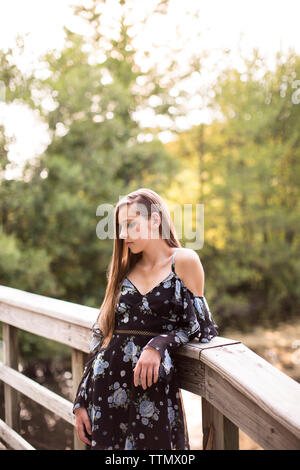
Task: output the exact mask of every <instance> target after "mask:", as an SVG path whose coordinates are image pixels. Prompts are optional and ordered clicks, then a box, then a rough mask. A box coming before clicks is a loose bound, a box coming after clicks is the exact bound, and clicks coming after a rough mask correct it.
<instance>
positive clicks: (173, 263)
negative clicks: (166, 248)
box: [172, 248, 178, 273]
mask: <svg viewBox="0 0 300 470" xmlns="http://www.w3.org/2000/svg"><path fill="white" fill-rule="evenodd" d="M177 251H178V248H176V250H175V251H174V254H173V259H172V271H173V273H175V256H176V253H177Z"/></svg>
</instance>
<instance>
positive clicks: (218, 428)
mask: <svg viewBox="0 0 300 470" xmlns="http://www.w3.org/2000/svg"><path fill="white" fill-rule="evenodd" d="M201 402H202V430H203V450H238V449H239V429H238V427H237V426H235V424H233V423H232V422H231V421H230V420H229V419H228V418H226V416H224V415H223V414H222V413H221V412H220V411H219V410H217V408H215V407H214V406H213V405H212V404H211V403H209V401H207V400H206V399H205V398H204V397H202V398H201Z"/></svg>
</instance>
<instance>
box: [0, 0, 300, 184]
mask: <svg viewBox="0 0 300 470" xmlns="http://www.w3.org/2000/svg"><path fill="white" fill-rule="evenodd" d="M84 1H88V0H0V48H4V49H5V48H6V47H7V46H11V45H13V44H14V38H15V36H16V34H22V35H23V34H25V35H26V42H25V46H26V54H24V57H22V58H19V59H18V63H19V66H20V67H21V68H22V70H24V71H26V70H30V68H31V67H32V66H36V64H37V63H38V62H37V61H38V56H39V54H41V53H43V52H45V51H46V50H48V49H53V48H58V49H60V48H62V47H63V42H64V33H63V30H62V26H63V25H64V24H65V25H67V26H68V27H70V28H71V29H74V30H77V31H82V32H83V33H84V34H88V32H87V30H85V29H82V26H80V24H81V23H79V21H78V19H76V18H74V17H73V16H72V10H71V8H70V5H71V4H74V3H81V4H82V3H84ZM156 3H157V0H144V1H142V0H127V4H128V5H131V4H133V5H135V8H134V20H135V23H136V32H137V33H138V41H137V45H138V47H139V49H140V50H144V49H145V50H146V49H149V50H150V51H151V55H150V59H149V60H150V61H152V62H153V61H154V62H155V63H157V64H158V65H159V66H160V67H163V66H164V64H165V63H166V60H168V59H169V58H170V55H171V54H170V51H171V50H173V49H174V48H176V49H178V51H179V52H177V57H178V60H177V61H178V64H180V65H179V66H180V67H181V68H182V69H184V64H185V62H186V61H187V59H188V58H189V57H190V55H191V54H193V53H195V52H197V51H199V52H201V51H203V50H206V51H209V56H208V58H207V59H206V61H205V68H204V70H203V71H202V72H201V74H200V75H201V76H199V75H198V76H195V77H191V80H189V81H187V82H186V84H185V86H186V87H187V88H188V89H189V90H191V89H193V87H195V94H194V96H193V100H191V102H190V103H187V107H188V109H189V110H190V111H189V112H188V114H187V117H186V118H185V119H184V120H181V121H179V122H177V123H176V124H177V126H178V128H181V129H187V128H189V127H191V126H192V125H195V124H196V125H197V124H199V123H200V122H210V120H211V116H210V115H209V114H208V113H207V111H206V110H205V109H200V108H203V102H202V100H201V97H200V96H199V94H198V95H197V92H196V90H197V89H199V86H200V87H202V90H203V87H205V85H206V84H207V85H209V83H211V82H212V81H214V80H216V79H217V77H218V72H219V70H220V67H224V66H225V65H226V64H227V65H228V64H229V63H230V64H231V65H233V66H235V67H237V68H240V62H239V59H238V56H239V51H241V53H242V54H243V55H245V54H247V53H248V51H251V50H252V49H253V48H254V47H257V48H259V50H260V51H261V53H262V54H263V55H264V56H265V57H266V58H267V59H268V64H269V67H272V64H273V61H272V59H273V57H274V55H275V53H276V51H278V50H282V51H287V50H288V48H289V47H292V48H293V49H294V50H296V52H298V53H299V52H300V42H299V41H297V39H298V36H299V34H298V31H299V13H300V2H299V0H209V1H207V0H206V1H204V0H186V1H182V0H170V7H169V13H168V15H167V16H162V17H160V16H159V15H157V16H156V17H154V18H153V19H151V21H149V23H148V25H147V27H144V28H143V29H142V28H139V26H138V19H139V18H141V17H144V16H145V15H146V13H147V11H151V10H152V5H155V4H156ZM101 5H102V2H100V3H99V6H100V8H103V31H106V32H107V34H108V35H115V34H116V26H117V25H118V22H117V20H118V17H119V14H120V9H119V8H118V1H116V0H109V1H107V2H106V5H105V6H104V7H103V6H101ZM196 11H198V12H199V15H198V18H196V19H195V18H194V15H193V14H194V12H196ZM80 28H81V29H80ZM225 48H227V49H230V50H231V53H230V54H228V56H227V62H226V63H225V62H224V58H223V56H221V54H220V51H221V49H225ZM141 64H142V65H143V67H145V69H146V68H147V65H148V64H147V63H146V62H144V63H143V62H141ZM39 66H41V64H39ZM0 92H1V90H0ZM138 117H139V119H140V121H141V123H142V124H143V125H145V126H148V125H153V124H154V123H155V121H154V118H153V113H152V112H151V111H149V112H146V113H144V114H143V115H142V116H138ZM0 122H4V123H5V129H6V133H7V135H9V136H10V137H14V136H15V137H16V142H15V143H14V144H12V145H11V147H10V153H9V156H10V158H11V160H12V161H15V162H16V163H20V162H21V161H22V160H24V159H28V158H33V157H35V156H37V155H38V154H39V153H41V152H42V151H43V150H44V149H45V148H46V147H47V145H48V143H49V136H48V133H47V128H46V127H45V126H44V125H43V124H41V123H40V121H39V119H38V116H37V115H35V114H34V113H32V111H30V110H27V109H26V108H23V109H22V110H21V109H20V107H17V106H14V105H10V106H6V105H5V100H3V98H2V102H1V96H0ZM156 122H157V121H156ZM160 124H162V125H164V126H165V131H164V132H162V133H161V136H160V137H161V140H162V141H168V140H169V139H170V138H171V136H170V133H169V132H168V125H169V123H168V122H167V121H165V122H163V123H160ZM7 177H9V175H7Z"/></svg>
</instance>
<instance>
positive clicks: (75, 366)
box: [72, 348, 86, 450]
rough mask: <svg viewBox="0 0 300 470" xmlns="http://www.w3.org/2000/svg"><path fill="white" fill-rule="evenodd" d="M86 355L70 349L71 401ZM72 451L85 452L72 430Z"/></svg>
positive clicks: (84, 447)
mask: <svg viewBox="0 0 300 470" xmlns="http://www.w3.org/2000/svg"><path fill="white" fill-rule="evenodd" d="M85 361H86V354H85V353H84V352H82V351H79V350H78V349H74V348H72V379H73V399H75V395H76V392H77V388H78V385H79V382H80V380H81V378H82V375H83V370H84V365H85ZM74 450H86V445H85V444H84V443H83V442H82V441H81V440H80V439H79V438H78V435H77V431H76V429H75V428H74Z"/></svg>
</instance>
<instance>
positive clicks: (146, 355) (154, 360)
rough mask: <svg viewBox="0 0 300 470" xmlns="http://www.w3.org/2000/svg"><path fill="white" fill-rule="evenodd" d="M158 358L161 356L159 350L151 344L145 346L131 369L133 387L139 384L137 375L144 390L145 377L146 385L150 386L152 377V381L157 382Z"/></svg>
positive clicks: (145, 386)
mask: <svg viewBox="0 0 300 470" xmlns="http://www.w3.org/2000/svg"><path fill="white" fill-rule="evenodd" d="M160 360H161V357H160V354H159V352H158V351H157V350H156V349H154V348H152V347H151V346H147V348H145V349H144V350H143V352H142V354H141V355H140V358H139V360H138V361H137V363H136V366H135V368H134V369H133V370H134V385H135V387H137V386H138V385H139V377H141V385H142V387H143V389H144V390H146V388H147V384H146V378H147V382H148V387H151V385H152V377H153V378H154V380H153V383H156V382H157V380H158V371H159V366H160Z"/></svg>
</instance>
